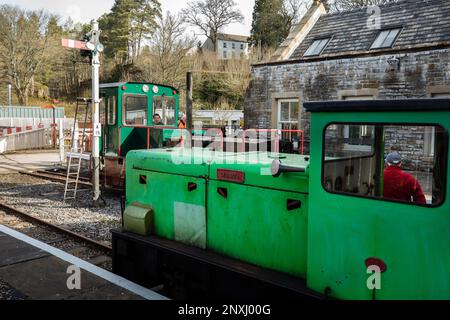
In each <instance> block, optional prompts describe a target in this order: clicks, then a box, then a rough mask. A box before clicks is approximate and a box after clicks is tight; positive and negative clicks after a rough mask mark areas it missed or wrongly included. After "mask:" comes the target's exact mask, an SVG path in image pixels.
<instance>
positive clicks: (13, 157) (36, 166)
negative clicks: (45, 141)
mask: <svg viewBox="0 0 450 320" xmlns="http://www.w3.org/2000/svg"><path fill="white" fill-rule="evenodd" d="M59 164H60V159H59V151H53V150H52V151H48V152H44V151H40V152H24V153H12V154H0V174H9V173H17V172H18V171H36V170H45V169H48V168H51V167H54V166H57V165H59Z"/></svg>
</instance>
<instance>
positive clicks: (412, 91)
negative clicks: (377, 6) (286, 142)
mask: <svg viewBox="0 0 450 320" xmlns="http://www.w3.org/2000/svg"><path fill="white" fill-rule="evenodd" d="M392 57H395V58H397V59H399V60H400V63H399V66H398V68H397V67H393V66H392V65H391V64H390V63H389V60H390V59H391V58H392ZM443 85H449V86H450V49H441V50H434V51H423V52H412V53H402V54H395V55H383V56H372V57H357V58H345V59H335V60H323V61H316V62H303V63H286V64H278V65H276V64H274V65H261V66H254V67H253V69H252V80H251V83H250V86H249V88H248V90H247V93H246V98H245V109H244V110H245V126H246V128H271V127H272V107H273V103H274V99H273V98H272V97H273V95H276V94H279V93H282V92H297V93H300V96H302V97H303V99H302V100H303V101H302V102H305V101H321V100H340V99H342V98H343V96H342V94H343V92H344V91H345V93H347V94H349V95H352V94H351V91H354V90H359V92H354V93H357V94H358V95H359V94H362V95H365V94H364V92H365V91H366V92H375V93H376V95H375V97H374V98H376V99H409V98H426V97H430V93H429V89H430V87H432V86H443ZM349 91H350V93H349ZM309 126H310V124H309V114H307V113H306V112H302V119H301V123H300V128H301V129H302V130H304V131H305V138H306V140H307V141H308V140H309Z"/></svg>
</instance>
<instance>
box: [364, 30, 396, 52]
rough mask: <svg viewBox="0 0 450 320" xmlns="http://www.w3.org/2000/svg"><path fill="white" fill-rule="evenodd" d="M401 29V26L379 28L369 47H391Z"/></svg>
mask: <svg viewBox="0 0 450 320" xmlns="http://www.w3.org/2000/svg"><path fill="white" fill-rule="evenodd" d="M401 30H402V29H401V28H396V29H389V30H381V31H380V33H379V34H378V37H377V38H376V39H375V41H374V42H373V44H372V46H371V47H370V49H383V48H392V46H393V45H394V42H395V40H397V38H398V35H399V34H400V31H401Z"/></svg>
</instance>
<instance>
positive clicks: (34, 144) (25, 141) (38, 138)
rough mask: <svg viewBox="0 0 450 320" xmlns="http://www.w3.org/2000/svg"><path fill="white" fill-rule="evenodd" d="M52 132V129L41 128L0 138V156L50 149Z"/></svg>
mask: <svg viewBox="0 0 450 320" xmlns="http://www.w3.org/2000/svg"><path fill="white" fill-rule="evenodd" d="M52 130H53V129H52V128H42V129H36V130H31V131H24V132H20V133H15V134H10V135H7V136H4V137H1V138H0V154H1V153H6V152H13V151H20V150H32V149H44V148H47V147H51V146H53V141H52Z"/></svg>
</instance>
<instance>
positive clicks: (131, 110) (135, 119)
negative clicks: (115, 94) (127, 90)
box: [124, 95, 148, 126]
mask: <svg viewBox="0 0 450 320" xmlns="http://www.w3.org/2000/svg"><path fill="white" fill-rule="evenodd" d="M124 113H125V124H127V125H131V126H133V125H136V126H143V125H147V119H148V99H147V96H144V95H125V96H124Z"/></svg>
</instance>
